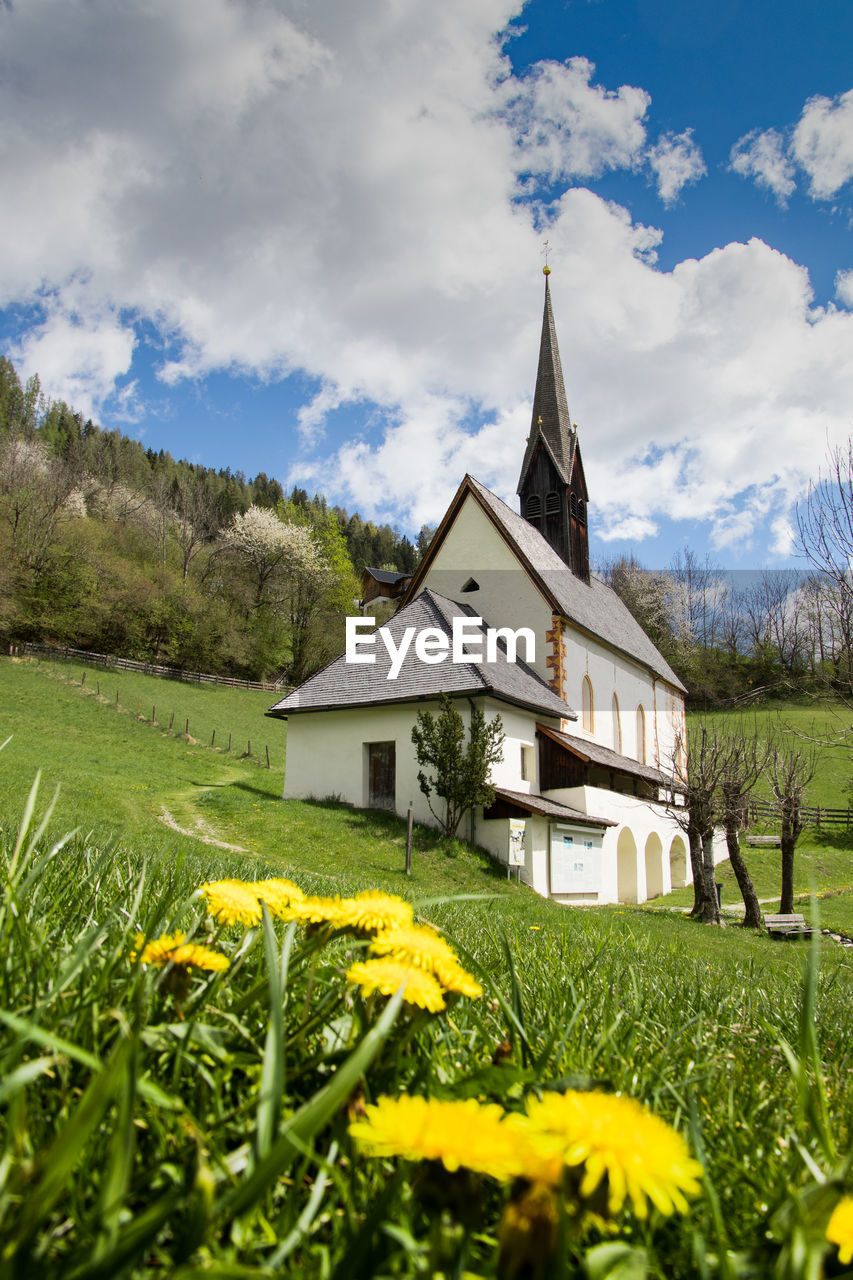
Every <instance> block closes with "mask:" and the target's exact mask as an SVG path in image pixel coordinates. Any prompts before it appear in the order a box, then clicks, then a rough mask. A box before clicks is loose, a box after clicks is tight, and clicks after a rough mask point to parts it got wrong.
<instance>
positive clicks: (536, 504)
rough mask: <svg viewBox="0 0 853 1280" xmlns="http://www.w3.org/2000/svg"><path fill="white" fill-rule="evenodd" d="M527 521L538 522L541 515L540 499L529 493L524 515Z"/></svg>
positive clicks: (536, 495)
mask: <svg viewBox="0 0 853 1280" xmlns="http://www.w3.org/2000/svg"><path fill="white" fill-rule="evenodd" d="M525 514H526V515H527V519H528V520H531V521H532V520H539V519H540V517H541V515H542V499H541V498H540V497H539V495H538V494H535V493H531V495H530V497H529V498H528V499H527V510H526V513H525Z"/></svg>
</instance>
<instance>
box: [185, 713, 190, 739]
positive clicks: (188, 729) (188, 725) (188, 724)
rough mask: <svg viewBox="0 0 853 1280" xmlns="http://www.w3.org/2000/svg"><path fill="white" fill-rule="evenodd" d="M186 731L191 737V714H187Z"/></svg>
mask: <svg viewBox="0 0 853 1280" xmlns="http://www.w3.org/2000/svg"><path fill="white" fill-rule="evenodd" d="M185 733H186V735H187V737H189V736H190V718H189V716H187V727H186V729H185Z"/></svg>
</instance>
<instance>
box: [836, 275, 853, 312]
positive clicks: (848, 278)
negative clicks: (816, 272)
mask: <svg viewBox="0 0 853 1280" xmlns="http://www.w3.org/2000/svg"><path fill="white" fill-rule="evenodd" d="M835 296H836V298H837V299H838V301H839V302H840V303H841V305H842V306H844V307H850V308H851V310H853V270H850V271H839V272H838V274H837V275H836V277H835Z"/></svg>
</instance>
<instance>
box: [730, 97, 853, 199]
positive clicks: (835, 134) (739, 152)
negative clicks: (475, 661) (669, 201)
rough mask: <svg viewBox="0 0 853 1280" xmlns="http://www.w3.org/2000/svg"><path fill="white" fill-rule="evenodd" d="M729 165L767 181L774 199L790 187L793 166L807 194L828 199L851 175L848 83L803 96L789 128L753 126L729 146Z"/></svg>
mask: <svg viewBox="0 0 853 1280" xmlns="http://www.w3.org/2000/svg"><path fill="white" fill-rule="evenodd" d="M731 167H732V168H733V169H734V171H735V172H736V173H740V174H742V175H743V176H744V177H747V178H749V177H752V178H755V180H756V182H758V183H759V185H761V186H764V187H767V188H768V189H769V190H770V191H772V192H773V194H774V195H775V196H776V198H777V200H778V201H779V203H780V204H783V205H784V204H785V202H786V201H787V199H788V197H789V196H790V195H791V193H792V192H793V191H794V189H795V188H796V185H797V183H796V172H797V169H798V168H799V169H801V170H802V171H803V172H804V173H805V175H806V177H807V178H808V180H809V195H810V196H811V197H812V199H813V200H830V199H832V198H833V196H835V195H837V194H838V192H839V191H840V190H841V188H842V187H844V186H846V185H847V183H849V182H850V181H851V179H853V89H850V90H848V92H847V93H841V94H838V95H837V96H836V97H834V98H826V97H823V96H822V95H820V94H818V95H817V96H816V97H814V98H809V100H808V102H807V103H806V104H805V106H804V107H803V111H802V114H801V116H800V118H799V120H798V121H797V123H796V125H794V126H793V128H792V129H789V130H787V131H786V132H785V133H780V132H779V131H778V130H776V129H766V130H764V131H761V130H759V129H754V130H753V131H752V132H751V133H747V134H745V135H744V137H742V138H740V139H739V140H738V141H737V142H736V143H735V145H734V147H733V148H732V152H731Z"/></svg>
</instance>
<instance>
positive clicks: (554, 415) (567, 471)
mask: <svg viewBox="0 0 853 1280" xmlns="http://www.w3.org/2000/svg"><path fill="white" fill-rule="evenodd" d="M550 274H551V268H550V267H548V266H546V267H545V268H544V276H545V311H544V314H543V316H542V338H541V340H540V343H539V369H538V371H537V374H536V391H535V392H534V395H533V416H532V419H531V424H530V435H529V436H528V439H527V449H526V450H525V453H524V462H523V463H522V464H521V475H520V477H519V481H518V492H519V493H521V490H522V487H523V485H524V479H525V476H526V475H527V469H528V467H529V466H530V462H531V459H532V457H533V453H534V451H535V449H536V445H537V443H538V442H539V440H540V439H542V440H543V441H544V443H545V444H546V446H547V448H548V452H549V453H550V454H551V457H552V458H553V460H554V465H555V466H556V468H557V471H558V472H559V474H560V478H561V479H562V481H563V483H564V484H568V483H569V480H570V478H571V471H572V458H573V454H574V439H575V437H574V433H573V431H572V421H571V418H570V417H569V405H568V401H567V400H566V388H565V384H564V382H563V366H562V364H561V363H560V348H559V346H558V345H557V331H556V328H555V327H554V312H553V310H552V307H551V290H550V286H549V280H548V277H549V276H550Z"/></svg>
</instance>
